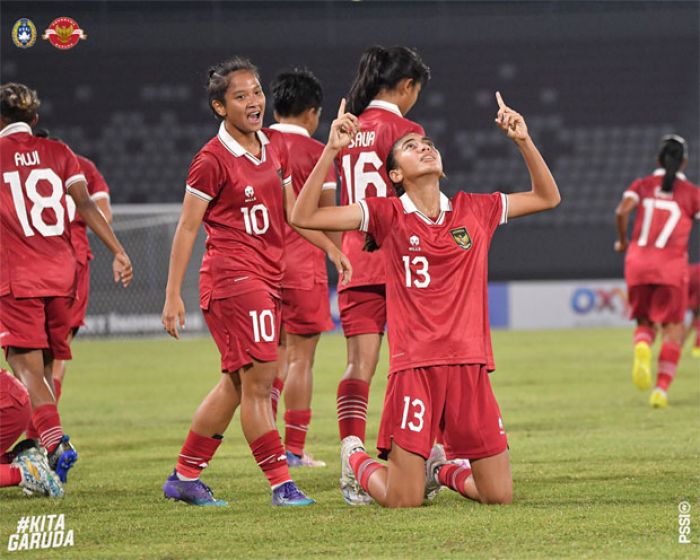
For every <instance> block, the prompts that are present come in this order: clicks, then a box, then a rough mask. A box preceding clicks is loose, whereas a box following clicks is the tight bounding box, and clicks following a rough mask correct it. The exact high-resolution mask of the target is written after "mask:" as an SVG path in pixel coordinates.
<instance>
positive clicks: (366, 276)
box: [338, 99, 425, 291]
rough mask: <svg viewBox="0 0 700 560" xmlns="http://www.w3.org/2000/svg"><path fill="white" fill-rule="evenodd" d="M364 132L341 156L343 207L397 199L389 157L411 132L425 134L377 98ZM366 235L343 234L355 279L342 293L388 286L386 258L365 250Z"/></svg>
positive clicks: (365, 116)
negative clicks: (388, 161) (387, 160)
mask: <svg viewBox="0 0 700 560" xmlns="http://www.w3.org/2000/svg"><path fill="white" fill-rule="evenodd" d="M359 119H360V132H358V133H357V136H356V137H355V138H354V139H353V141H352V142H351V143H350V145H349V146H348V147H346V148H343V149H342V150H341V152H340V154H338V169H339V173H340V175H341V180H342V189H341V191H340V204H341V205H343V206H345V205H347V204H353V203H355V202H359V201H360V200H364V199H365V198H372V197H381V198H384V197H387V196H396V193H395V192H394V189H393V187H392V186H391V181H389V177H388V175H387V172H386V158H387V156H388V155H389V151H390V150H391V148H392V147H393V145H394V143H395V142H396V141H397V140H398V139H399V138H401V137H402V136H404V135H406V134H408V133H409V132H417V133H418V134H420V135H425V131H424V130H423V127H422V126H420V125H419V124H417V123H414V122H413V121H409V120H408V119H405V118H404V117H403V116H401V111H399V108H398V107H397V106H396V105H394V104H393V103H387V102H385V101H380V100H377V99H375V100H374V101H372V102H371V103H370V104H369V106H368V107H367V108H366V109H365V110H364V111H363V112H362V114H361V115H360V117H359ZM364 245H365V235H364V234H363V233H362V232H360V231H346V232H343V243H342V249H343V253H345V255H347V257H348V258H349V259H350V262H351V263H352V267H353V271H352V280H350V282H349V283H348V284H346V285H342V284H340V283H338V291H342V290H345V289H347V288H354V287H357V286H373V285H377V284H384V283H385V282H386V277H385V273H384V259H383V257H382V251H381V249H380V250H378V251H374V252H372V253H368V252H367V251H363V250H362V248H363V247H364Z"/></svg>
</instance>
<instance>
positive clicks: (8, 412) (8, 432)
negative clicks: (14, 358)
mask: <svg viewBox="0 0 700 560" xmlns="http://www.w3.org/2000/svg"><path fill="white" fill-rule="evenodd" d="M31 416H32V406H31V404H30V403H29V393H27V390H26V389H25V388H24V385H22V384H21V383H20V382H19V381H18V380H17V379H16V378H15V377H14V376H13V375H12V374H10V373H8V372H7V371H5V370H4V369H0V455H2V454H4V453H5V452H6V451H8V450H9V449H10V447H11V446H12V444H13V443H14V442H15V441H17V438H19V436H21V435H22V433H23V432H24V431H25V430H26V429H27V425H28V424H29V419H30V418H31Z"/></svg>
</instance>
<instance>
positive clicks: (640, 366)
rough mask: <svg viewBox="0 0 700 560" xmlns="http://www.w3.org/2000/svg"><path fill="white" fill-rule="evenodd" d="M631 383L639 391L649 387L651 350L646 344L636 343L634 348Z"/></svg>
mask: <svg viewBox="0 0 700 560" xmlns="http://www.w3.org/2000/svg"><path fill="white" fill-rule="evenodd" d="M632 381H634V384H635V385H636V386H637V389H639V390H640V391H645V390H646V389H648V388H649V387H651V348H650V347H649V345H648V344H647V343H646V342H637V344H635V346H634V364H633V366H632Z"/></svg>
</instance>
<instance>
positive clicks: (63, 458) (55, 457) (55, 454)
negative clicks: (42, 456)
mask: <svg viewBox="0 0 700 560" xmlns="http://www.w3.org/2000/svg"><path fill="white" fill-rule="evenodd" d="M77 460H78V452H77V451H76V450H75V447H73V444H72V443H71V442H70V437H68V436H67V435H65V434H64V436H63V437H62V438H61V441H60V442H59V444H58V445H57V446H56V447H55V448H54V450H53V451H52V452H51V453H49V466H50V467H51V468H52V469H53V470H54V471H55V472H56V474H57V475H58V478H60V479H61V482H62V483H63V484H65V483H66V482H68V471H69V470H70V469H71V468H72V467H73V465H75V462H76V461H77Z"/></svg>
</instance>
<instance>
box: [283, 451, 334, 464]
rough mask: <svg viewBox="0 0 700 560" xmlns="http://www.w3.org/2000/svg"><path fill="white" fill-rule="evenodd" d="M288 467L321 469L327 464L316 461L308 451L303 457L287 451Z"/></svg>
mask: <svg viewBox="0 0 700 560" xmlns="http://www.w3.org/2000/svg"><path fill="white" fill-rule="evenodd" d="M287 465H288V466H289V468H294V467H309V468H320V467H325V466H326V463H325V461H321V460H318V459H314V458H313V457H312V456H311V455H309V454H308V453H307V452H306V451H304V454H303V455H302V456H301V457H299V455H295V454H294V453H292V452H291V451H287Z"/></svg>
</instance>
